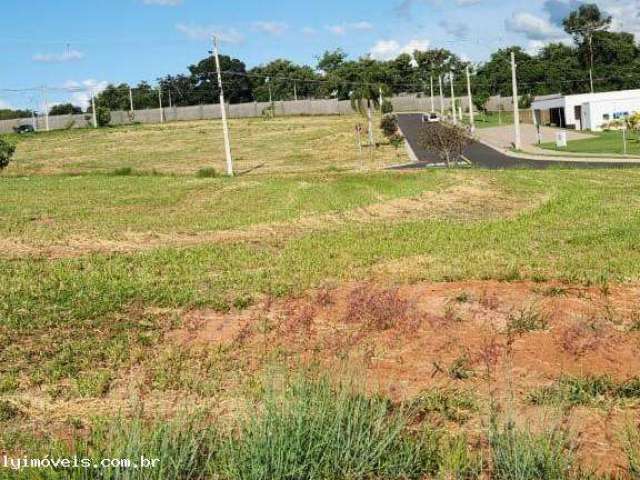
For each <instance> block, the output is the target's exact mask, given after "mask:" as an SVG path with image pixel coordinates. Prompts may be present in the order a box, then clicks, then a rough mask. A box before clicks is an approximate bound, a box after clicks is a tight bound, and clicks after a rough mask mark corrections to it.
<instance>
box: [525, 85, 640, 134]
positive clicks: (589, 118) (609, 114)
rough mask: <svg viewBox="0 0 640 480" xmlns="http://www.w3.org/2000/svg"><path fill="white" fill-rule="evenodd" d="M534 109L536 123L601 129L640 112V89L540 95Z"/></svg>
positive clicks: (581, 128) (533, 106)
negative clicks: (614, 121)
mask: <svg viewBox="0 0 640 480" xmlns="http://www.w3.org/2000/svg"><path fill="white" fill-rule="evenodd" d="M531 110H533V119H534V122H537V123H538V124H541V125H551V126H556V127H561V128H572V129H576V130H595V131H597V130H602V126H603V124H607V123H609V122H611V121H613V120H621V119H624V118H625V117H627V116H629V115H632V114H633V113H635V112H640V90H621V91H618V92H601V93H585V94H581V95H548V96H544V97H537V98H536V100H535V101H534V102H533V103H532V104H531Z"/></svg>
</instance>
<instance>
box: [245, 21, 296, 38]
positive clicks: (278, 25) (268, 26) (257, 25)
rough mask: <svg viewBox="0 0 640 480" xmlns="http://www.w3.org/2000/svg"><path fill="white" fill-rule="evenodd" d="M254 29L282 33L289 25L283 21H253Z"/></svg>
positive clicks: (274, 33)
mask: <svg viewBox="0 0 640 480" xmlns="http://www.w3.org/2000/svg"><path fill="white" fill-rule="evenodd" d="M252 26H253V29H254V30H257V31H259V32H262V33H267V34H269V35H276V36H277V35H282V34H283V33H284V32H285V31H286V30H287V29H288V28H289V26H288V25H287V24H286V23H283V22H253V24H252Z"/></svg>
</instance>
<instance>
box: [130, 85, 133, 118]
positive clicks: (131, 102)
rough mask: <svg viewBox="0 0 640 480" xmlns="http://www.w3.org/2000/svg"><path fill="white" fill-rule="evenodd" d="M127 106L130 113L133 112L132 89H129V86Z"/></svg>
mask: <svg viewBox="0 0 640 480" xmlns="http://www.w3.org/2000/svg"><path fill="white" fill-rule="evenodd" d="M129 108H130V110H131V113H133V91H132V90H131V87H129Z"/></svg>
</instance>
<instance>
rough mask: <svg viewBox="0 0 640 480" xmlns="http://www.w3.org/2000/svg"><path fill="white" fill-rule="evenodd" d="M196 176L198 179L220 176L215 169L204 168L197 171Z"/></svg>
mask: <svg viewBox="0 0 640 480" xmlns="http://www.w3.org/2000/svg"><path fill="white" fill-rule="evenodd" d="M196 176H197V177H199V178H216V177H219V176H220V174H219V173H218V171H217V170H216V169H215V168H213V167H206V168H201V169H200V170H198V173H196Z"/></svg>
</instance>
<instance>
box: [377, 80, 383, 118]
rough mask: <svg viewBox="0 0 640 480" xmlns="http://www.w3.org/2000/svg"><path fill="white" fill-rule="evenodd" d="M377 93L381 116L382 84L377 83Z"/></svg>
mask: <svg viewBox="0 0 640 480" xmlns="http://www.w3.org/2000/svg"><path fill="white" fill-rule="evenodd" d="M378 95H379V99H378V101H379V102H380V116H381V117H382V115H383V111H382V104H383V102H384V98H383V97H382V85H378Z"/></svg>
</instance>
